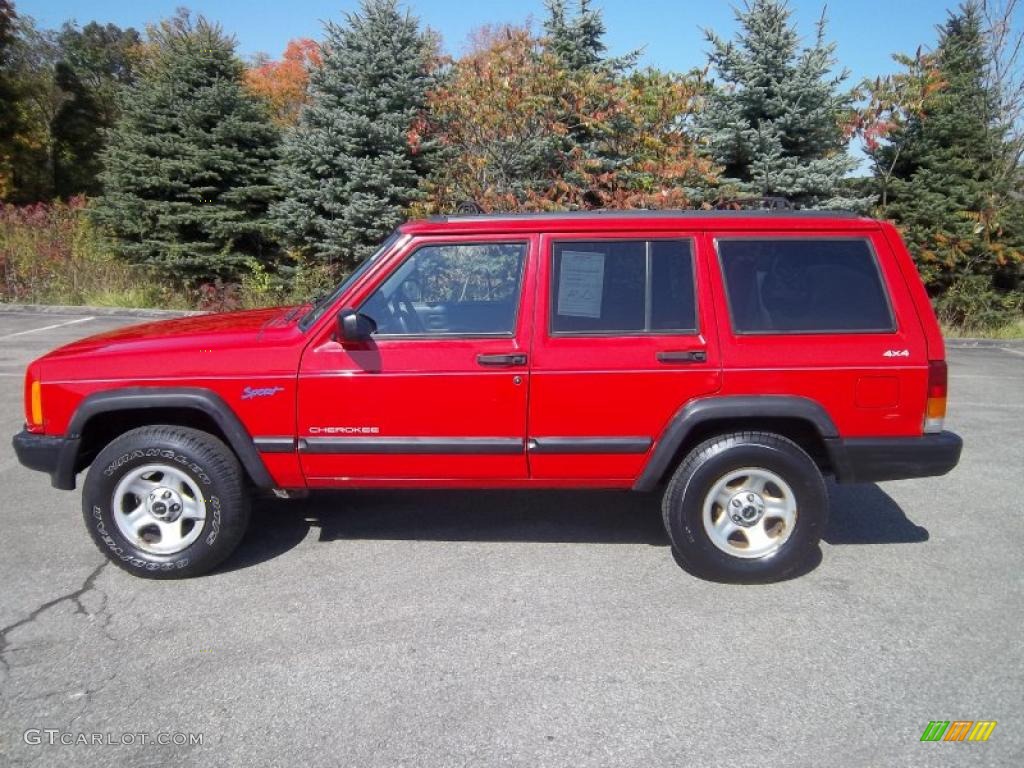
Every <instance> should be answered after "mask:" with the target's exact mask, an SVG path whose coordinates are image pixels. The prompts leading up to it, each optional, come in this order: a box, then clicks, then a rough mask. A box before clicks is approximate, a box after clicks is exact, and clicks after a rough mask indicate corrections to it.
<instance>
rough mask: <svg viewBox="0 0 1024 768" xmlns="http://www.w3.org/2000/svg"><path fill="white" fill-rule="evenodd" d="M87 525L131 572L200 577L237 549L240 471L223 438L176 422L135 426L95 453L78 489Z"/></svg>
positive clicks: (244, 519)
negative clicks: (81, 488)
mask: <svg viewBox="0 0 1024 768" xmlns="http://www.w3.org/2000/svg"><path fill="white" fill-rule="evenodd" d="M82 512H83V515H84V516H85V525H86V528H88V530H89V533H90V534H91V535H92V538H93V540H94V541H95V542H96V545H97V546H98V547H99V548H100V550H101V551H102V552H103V553H104V554H105V555H106V556H107V557H109V558H110V559H111V560H112V561H113V562H114V564H115V565H118V566H119V567H121V568H123V569H124V570H126V571H128V572H129V573H132V574H134V575H136V576H143V577H145V578H150V579H177V578H185V577H188V576H198V575H200V574H203V573H206V572H207V571H209V570H210V569H212V568H214V567H216V566H217V565H218V564H219V563H221V562H222V561H223V560H224V559H225V558H226V557H227V556H228V555H230V554H231V552H232V551H234V549H235V547H236V546H237V545H238V542H239V541H240V540H241V538H242V535H243V534H244V533H245V529H246V526H247V525H248V522H249V501H248V498H247V496H246V494H245V490H244V488H243V484H242V470H241V467H240V466H239V464H238V460H237V459H236V458H235V455H234V454H233V453H232V452H231V451H230V450H229V449H228V447H227V446H226V445H224V443H222V442H221V441H220V440H218V439H217V438H215V437H213V436H212V435H209V434H207V433H205V432H201V431H199V430H196V429H188V428H185V427H174V426H152V427H142V428H139V429H133V430H131V431H130V432H126V433H125V434H123V435H121V436H120V437H118V438H117V439H116V440H114V441H113V442H111V443H110V444H109V445H108V446H107V447H106V448H104V449H103V450H102V451H101V452H100V454H99V455H98V456H97V457H96V460H95V461H94V462H93V464H92V467H90V469H89V473H88V475H87V477H86V480H85V486H84V488H83V490H82Z"/></svg>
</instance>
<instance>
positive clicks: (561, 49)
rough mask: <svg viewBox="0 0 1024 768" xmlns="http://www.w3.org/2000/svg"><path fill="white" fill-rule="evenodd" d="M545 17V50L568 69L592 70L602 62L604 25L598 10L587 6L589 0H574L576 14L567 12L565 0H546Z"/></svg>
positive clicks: (604, 48) (604, 49)
mask: <svg viewBox="0 0 1024 768" xmlns="http://www.w3.org/2000/svg"><path fill="white" fill-rule="evenodd" d="M544 5H545V7H546V8H547V11H548V17H547V18H546V19H545V20H544V32H545V34H546V36H547V40H548V50H550V51H551V52H552V53H554V54H555V55H556V56H558V58H559V60H560V61H561V62H562V63H563V65H564V66H565V67H566V68H567V69H570V70H575V71H579V70H585V69H594V68H596V67H597V66H598V65H600V64H601V63H602V62H603V61H604V53H605V51H606V50H607V48H606V47H605V44H604V33H605V31H606V30H605V25H604V19H602V18H601V12H600V11H598V10H595V9H593V8H591V7H590V0H577V8H576V14H575V16H573V17H571V18H570V16H569V13H568V8H567V5H568V3H567V0H546V2H545V3H544Z"/></svg>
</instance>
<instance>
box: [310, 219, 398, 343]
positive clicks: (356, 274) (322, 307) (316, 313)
mask: <svg viewBox="0 0 1024 768" xmlns="http://www.w3.org/2000/svg"><path fill="white" fill-rule="evenodd" d="M401 236H402V233H401V232H399V231H398V230H397V229H396V230H395V231H394V232H392V233H391V234H390V235H389V236H388V239H387V240H385V241H384V242H383V243H381V246H380V248H378V249H377V250H376V251H375V252H374V254H373V255H372V256H370V257H369V258H368V259H366V260H365V261H364V262H363V263H362V264H360V265H359V266H358V267H356V268H355V269H354V270H352V271H351V272H350V273H349V274H348V276H347V277H346V278H345V279H344V280H342V281H341V283H339V284H338V287H337V288H335V289H334V290H333V291H331V292H330V293H328V294H327V295H325V296H321V297H319V298H318V299H315V300H314V301H313V307H312V309H310V310H309V312H307V313H306V314H305V315H304V316H303V318H302V319H301V320H300V321H299V327H300V328H301V329H302V330H306V329H307V328H309V326H311V325H312V324H313V323H315V322H316V321H317V320H319V319H320V318H321V317H323V314H324V312H326V311H327V308H328V307H330V306H331V305H332V304H333V303H334V301H335V299H337V298H338V297H339V296H341V294H342V293H343V292H344V291H345V289H346V288H348V287H349V286H350V285H352V283H354V282H355V281H356V280H358V279H359V278H360V277H361V276H362V275H363V274H365V273H366V272H367V271H368V270H369V269H370V267H371V266H372V265H373V264H375V263H376V262H377V260H378V259H380V257H381V256H383V255H384V254H385V253H387V252H388V251H390V250H391V246H393V245H394V244H395V242H396V241H397V240H398V238H400V237H401Z"/></svg>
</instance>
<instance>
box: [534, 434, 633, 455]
mask: <svg viewBox="0 0 1024 768" xmlns="http://www.w3.org/2000/svg"><path fill="white" fill-rule="evenodd" d="M652 442H653V441H652V440H651V438H649V437H535V438H531V439H530V440H528V441H527V443H526V448H527V450H528V451H529V452H530V453H558V454H566V453H570V454H572V453H588V454H598V453H647V451H648V450H649V449H650V447H651V443H652Z"/></svg>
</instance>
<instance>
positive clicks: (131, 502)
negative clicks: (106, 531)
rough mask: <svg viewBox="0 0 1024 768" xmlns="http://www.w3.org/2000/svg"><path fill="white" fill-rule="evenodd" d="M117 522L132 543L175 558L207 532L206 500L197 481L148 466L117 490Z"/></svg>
mask: <svg viewBox="0 0 1024 768" xmlns="http://www.w3.org/2000/svg"><path fill="white" fill-rule="evenodd" d="M113 513H114V522H115V523H116V525H117V528H118V530H119V531H120V532H121V535H123V536H124V537H125V538H126V539H127V540H128V541H130V542H131V543H132V544H133V545H134V546H136V547H138V548H139V549H141V550H143V551H145V552H149V553H151V554H154V555H173V554H175V553H177V552H181V551H182V550H183V549H186V548H187V547H188V546H190V545H191V544H192V543H193V542H194V541H195V540H196V539H198V538H199V535H200V534H201V533H202V532H203V525H204V523H205V521H206V500H205V499H204V498H203V494H202V492H201V491H200V490H199V486H198V485H197V484H196V481H195V480H193V479H192V478H191V477H189V476H188V475H186V474H185V473H184V472H182V471H181V470H180V469H178V468H177V467H172V466H169V465H167V464H146V465H145V466H142V467H137V468H136V469H133V470H132V471H131V472H129V473H128V474H126V475H125V476H124V477H123V478H121V481H120V482H119V483H118V484H117V488H115V489H114V496H113Z"/></svg>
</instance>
